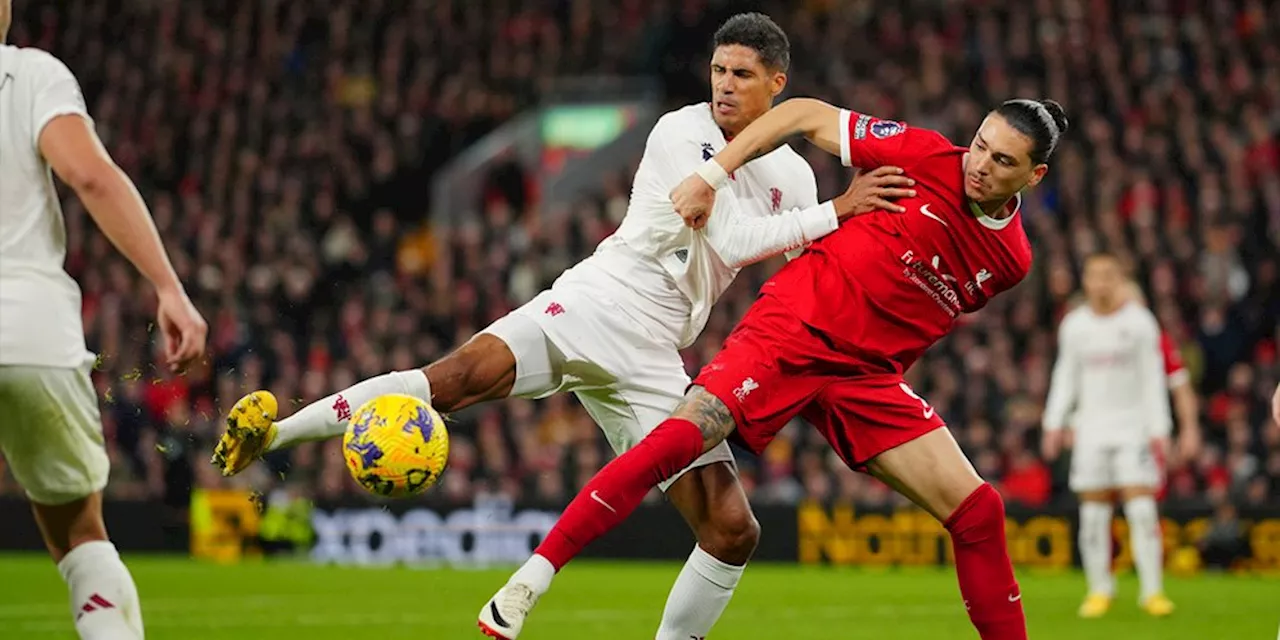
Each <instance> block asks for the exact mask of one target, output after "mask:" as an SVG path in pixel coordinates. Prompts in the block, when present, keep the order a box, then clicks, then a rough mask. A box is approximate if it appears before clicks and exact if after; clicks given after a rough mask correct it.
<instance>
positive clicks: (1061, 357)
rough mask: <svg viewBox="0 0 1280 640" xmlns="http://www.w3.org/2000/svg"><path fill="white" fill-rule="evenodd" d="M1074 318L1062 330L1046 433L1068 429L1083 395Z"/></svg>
mask: <svg viewBox="0 0 1280 640" xmlns="http://www.w3.org/2000/svg"><path fill="white" fill-rule="evenodd" d="M1070 325H1071V322H1070V318H1068V319H1067V320H1064V321H1063V322H1062V324H1061V325H1060V326H1059V327H1058V360H1057V362H1055V363H1054V364H1053V377H1052V378H1051V381H1050V383H1049V397H1048V399H1047V400H1045V405H1044V420H1043V423H1044V430H1045V431H1058V430H1061V429H1062V428H1064V427H1066V426H1067V418H1068V417H1069V415H1070V412H1071V409H1072V407H1074V406H1075V403H1076V396H1077V394H1078V393H1079V391H1080V358H1079V355H1078V354H1077V353H1076V350H1075V348H1074V346H1075V345H1074V340H1073V339H1072V334H1073V332H1072V331H1071V326H1070Z"/></svg>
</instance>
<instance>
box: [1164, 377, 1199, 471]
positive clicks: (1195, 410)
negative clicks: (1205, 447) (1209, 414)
mask: <svg viewBox="0 0 1280 640" xmlns="http://www.w3.org/2000/svg"><path fill="white" fill-rule="evenodd" d="M1171 393H1172V394H1173V410H1174V413H1175V414H1177V417H1178V457H1179V458H1180V459H1182V460H1184V461H1191V460H1193V459H1195V457H1196V456H1198V455H1200V445H1201V443H1202V438H1201V435H1200V400H1199V398H1197V397H1196V390H1195V388H1193V387H1192V386H1191V381H1190V380H1185V379H1184V380H1183V381H1182V383H1181V384H1178V385H1175V386H1174V387H1173V389H1172V391H1171Z"/></svg>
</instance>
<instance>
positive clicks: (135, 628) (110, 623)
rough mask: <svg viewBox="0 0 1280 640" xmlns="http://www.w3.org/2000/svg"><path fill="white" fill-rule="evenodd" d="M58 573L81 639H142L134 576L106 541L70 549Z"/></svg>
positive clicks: (114, 548) (59, 564) (140, 617)
mask: <svg viewBox="0 0 1280 640" xmlns="http://www.w3.org/2000/svg"><path fill="white" fill-rule="evenodd" d="M58 572H59V573H61V574H62V579H63V580H65V581H66V583H67V586H68V587H69V588H70V590H71V617H72V619H74V620H75V625H76V632H77V633H79V634H80V637H81V638H83V639H84V640H134V639H135V638H136V639H138V640H141V639H142V638H143V637H144V632H143V629H142V607H141V606H140V605H139V604H138V589H137V587H135V586H134V585H133V576H131V575H129V570H128V569H127V568H125V566H124V563H123V562H121V561H120V554H119V553H118V552H116V547H115V545H113V544H111V543H110V542H107V541H106V540H95V541H93V542H85V543H83V544H80V545H79V546H77V547H76V548H74V549H72V550H71V553H68V554H67V555H66V557H64V558H63V559H62V562H59V563H58Z"/></svg>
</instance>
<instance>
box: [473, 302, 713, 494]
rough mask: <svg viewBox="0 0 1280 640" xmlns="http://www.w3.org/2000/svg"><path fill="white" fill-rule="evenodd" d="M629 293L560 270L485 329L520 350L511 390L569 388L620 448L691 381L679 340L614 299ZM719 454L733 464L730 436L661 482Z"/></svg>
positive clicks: (667, 409)
mask: <svg viewBox="0 0 1280 640" xmlns="http://www.w3.org/2000/svg"><path fill="white" fill-rule="evenodd" d="M629 296H630V294H629V292H627V291H626V290H625V289H623V290H620V289H619V287H618V283H617V282H612V283H604V282H602V283H600V286H593V285H592V284H591V283H589V282H586V281H584V280H583V279H581V278H561V279H559V280H557V281H556V283H555V284H554V285H552V287H551V288H550V289H548V290H546V291H543V292H542V293H540V294H538V295H537V296H534V298H533V299H532V300H530V301H529V302H527V303H525V304H524V305H523V306H521V307H520V308H519V309H516V310H515V311H512V312H511V313H509V314H507V315H506V316H504V317H502V318H500V319H498V320H497V321H496V322H494V323H493V324H492V325H490V326H489V327H488V328H486V329H485V330H484V331H482V332H481V333H488V334H491V335H493V336H496V337H497V338H499V339H501V340H502V341H503V342H505V343H506V344H507V346H508V347H509V348H510V349H511V352H512V353H513V354H515V357H516V380H515V385H514V387H513V388H512V390H511V395H512V396H516V397H520V398H545V397H547V396H550V395H552V394H556V393H561V392H566V391H572V392H573V393H574V394H575V395H577V396H578V400H579V401H581V402H582V406H583V407H584V408H586V410H587V413H589V414H591V417H592V418H593V419H594V420H595V422H596V424H597V425H599V426H600V429H601V430H602V431H604V435H605V438H606V439H608V441H609V445H610V446H612V447H613V450H614V452H616V453H618V454H621V453H623V452H624V451H627V450H628V449H630V448H631V447H634V446H636V445H637V444H639V442H640V440H641V439H642V438H644V436H645V435H647V434H648V433H649V432H650V431H653V429H654V428H655V427H657V426H658V424H660V423H661V422H662V421H663V420H665V419H667V418H668V417H669V416H670V415H671V412H672V411H675V408H676V406H677V405H678V404H679V403H680V401H681V400H682V399H683V398H684V394H685V390H686V389H687V388H688V386H689V383H690V380H689V376H688V374H686V373H685V370H684V362H683V361H682V360H681V358H680V353H679V352H678V351H677V349H676V346H675V345H673V344H671V343H670V342H669V341H663V340H660V339H658V338H656V337H655V336H654V334H653V333H652V332H650V331H648V330H646V328H645V324H644V322H643V321H641V320H638V319H636V318H635V314H634V312H631V313H628V311H627V308H626V307H627V305H626V304H624V303H622V302H619V301H618V300H617V298H623V299H626V298H628V297H629ZM640 303H641V301H638V300H637V301H635V304H640ZM715 462H728V463H730V464H734V460H733V453H732V451H730V449H729V444H728V443H726V442H722V443H720V444H719V445H718V446H716V447H715V448H714V449H712V450H711V451H708V452H707V453H705V454H703V455H702V457H700V458H698V459H697V460H695V461H694V462H693V464H691V465H689V467H688V468H686V469H684V470H682V471H681V472H680V473H679V474H677V475H676V476H675V477H673V478H671V479H669V480H667V481H666V482H664V483H662V484H661V485H659V488H661V489H662V490H663V491H666V490H667V487H670V486H671V485H672V484H673V483H674V482H675V481H676V480H677V479H679V477H680V476H681V475H684V473H686V472H687V471H688V470H689V469H694V468H697V467H702V466H706V465H709V464H712V463H715Z"/></svg>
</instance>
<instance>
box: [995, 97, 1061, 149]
mask: <svg viewBox="0 0 1280 640" xmlns="http://www.w3.org/2000/svg"><path fill="white" fill-rule="evenodd" d="M995 112H996V113H998V114H1000V115H1001V116H1002V117H1003V118H1004V119H1005V121H1007V122H1008V123H1009V124H1010V125H1012V126H1013V128H1014V129H1017V130H1018V131H1020V132H1022V133H1023V134H1024V135H1026V136H1027V137H1028V138H1031V139H1032V140H1033V141H1034V142H1035V146H1034V147H1032V149H1031V161H1032V162H1034V163H1035V164H1043V163H1045V162H1048V161H1049V157H1050V156H1052V155H1053V151H1054V149H1056V148H1057V147H1058V140H1059V139H1060V138H1061V137H1062V135H1063V134H1065V133H1066V132H1067V128H1068V127H1069V126H1070V123H1069V122H1067V112H1066V110H1064V109H1063V108H1062V105H1060V104H1058V103H1057V102H1054V101H1053V100H1028V99H1026V98H1018V99H1016V100H1009V101H1006V102H1004V103H1003V104H1001V105H1000V106H999V107H997V108H996V111H995Z"/></svg>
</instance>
